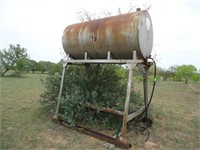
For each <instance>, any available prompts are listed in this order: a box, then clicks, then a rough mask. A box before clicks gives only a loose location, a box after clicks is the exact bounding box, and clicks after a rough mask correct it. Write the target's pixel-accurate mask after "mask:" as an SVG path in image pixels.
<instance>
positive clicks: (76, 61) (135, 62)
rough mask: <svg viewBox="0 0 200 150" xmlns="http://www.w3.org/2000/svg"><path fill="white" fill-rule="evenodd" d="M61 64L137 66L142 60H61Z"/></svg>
mask: <svg viewBox="0 0 200 150" xmlns="http://www.w3.org/2000/svg"><path fill="white" fill-rule="evenodd" d="M63 62H66V63H77V64H85V63H91V64H138V63H142V62H143V60H141V59H136V60H133V59H110V60H108V59H68V60H63Z"/></svg>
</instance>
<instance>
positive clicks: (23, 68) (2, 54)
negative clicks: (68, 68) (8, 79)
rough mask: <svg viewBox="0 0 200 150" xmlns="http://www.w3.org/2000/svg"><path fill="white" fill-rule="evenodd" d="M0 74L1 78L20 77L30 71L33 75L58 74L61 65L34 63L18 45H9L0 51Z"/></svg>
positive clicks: (49, 62)
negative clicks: (38, 73) (37, 73)
mask: <svg viewBox="0 0 200 150" xmlns="http://www.w3.org/2000/svg"><path fill="white" fill-rule="evenodd" d="M0 58H1V59H0V61H1V66H0V74H1V76H7V75H9V76H21V75H22V74H23V73H27V72H29V71H31V72H32V73H33V74H34V73H35V72H36V71H37V72H40V73H48V74H54V73H56V72H60V70H61V63H60V62H58V63H53V62H51V61H39V62H37V61H35V60H33V59H31V58H30V57H29V55H28V53H27V49H26V48H23V47H21V46H20V44H16V45H13V44H10V45H9V48H8V49H3V50H0Z"/></svg>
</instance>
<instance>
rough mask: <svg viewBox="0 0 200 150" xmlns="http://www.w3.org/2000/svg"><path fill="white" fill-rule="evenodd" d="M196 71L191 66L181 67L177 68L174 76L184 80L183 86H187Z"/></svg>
mask: <svg viewBox="0 0 200 150" xmlns="http://www.w3.org/2000/svg"><path fill="white" fill-rule="evenodd" d="M196 72H197V69H196V68H195V67H194V66H193V65H181V66H179V67H177V70H176V73H175V76H177V77H180V78H181V79H184V80H185V84H188V80H189V79H192V77H193V76H194V74H195V73H196Z"/></svg>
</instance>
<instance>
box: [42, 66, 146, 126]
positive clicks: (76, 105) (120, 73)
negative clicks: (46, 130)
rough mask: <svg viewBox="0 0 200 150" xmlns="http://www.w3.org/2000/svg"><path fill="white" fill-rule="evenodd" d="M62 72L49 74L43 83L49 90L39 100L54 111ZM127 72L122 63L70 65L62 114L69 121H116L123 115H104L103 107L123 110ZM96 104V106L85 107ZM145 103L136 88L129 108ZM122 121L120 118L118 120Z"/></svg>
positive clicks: (106, 122)
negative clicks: (94, 108)
mask: <svg viewBox="0 0 200 150" xmlns="http://www.w3.org/2000/svg"><path fill="white" fill-rule="evenodd" d="M60 80H61V76H56V75H51V76H48V77H47V79H46V80H45V81H44V80H43V84H44V85H45V88H46V91H45V92H44V93H43V94H42V95H41V99H40V101H41V102H42V103H44V104H48V105H49V106H51V107H50V108H52V109H53V110H54V111H55V108H56V99H57V96H58V93H59V88H60ZM126 87H127V73H126V70H125V69H124V68H123V67H121V66H119V65H96V64H93V65H69V66H68V67H67V70H66V76H65V80H64V88H63V93H62V98H61V105H60V106H61V107H60V112H59V114H60V115H62V117H63V118H65V119H66V120H68V122H71V123H75V122H80V121H81V122H83V123H89V124H95V122H96V123H101V125H102V126H103V127H109V128H110V127H111V126H113V125H116V122H117V121H118V120H119V118H120V117H116V116H113V115H105V114H104V113H102V112H100V111H99V109H100V108H101V107H110V108H113V109H118V110H122V111H123V110H124V101H125V98H126ZM88 103H89V104H93V105H95V106H96V107H97V108H99V109H97V110H93V109H90V108H88V107H86V104H88ZM141 105H143V100H142V99H141V96H140V94H139V93H137V92H132V94H131V100H130V109H129V111H132V112H133V111H135V110H137V109H138V107H140V106H141ZM118 122H119V121H118Z"/></svg>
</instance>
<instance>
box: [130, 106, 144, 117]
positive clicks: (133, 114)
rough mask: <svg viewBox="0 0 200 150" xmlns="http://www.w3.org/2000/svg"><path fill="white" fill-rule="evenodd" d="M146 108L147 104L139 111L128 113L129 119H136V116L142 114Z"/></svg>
mask: <svg viewBox="0 0 200 150" xmlns="http://www.w3.org/2000/svg"><path fill="white" fill-rule="evenodd" d="M144 110H145V106H143V107H142V108H140V109H139V110H138V111H136V112H133V113H131V114H129V115H128V121H131V120H132V119H134V118H135V117H137V116H138V115H140V114H141V113H142V112H143V111H144Z"/></svg>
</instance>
